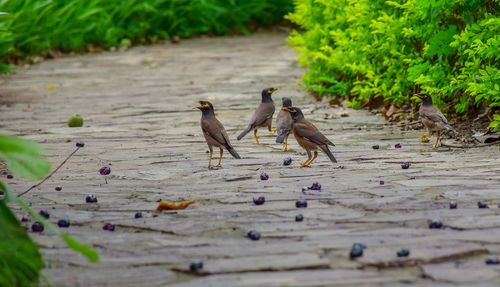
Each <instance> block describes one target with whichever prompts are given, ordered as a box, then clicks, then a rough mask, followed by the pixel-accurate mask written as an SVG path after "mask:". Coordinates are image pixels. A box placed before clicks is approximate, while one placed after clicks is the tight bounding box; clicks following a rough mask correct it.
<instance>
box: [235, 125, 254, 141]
mask: <svg viewBox="0 0 500 287" xmlns="http://www.w3.org/2000/svg"><path fill="white" fill-rule="evenodd" d="M251 130H252V126H248V127H247V128H246V129H245V130H244V131H243V132H241V134H240V135H239V136H238V140H241V139H242V138H243V137H244V136H246V135H247V134H248V133H249V132H250V131H251Z"/></svg>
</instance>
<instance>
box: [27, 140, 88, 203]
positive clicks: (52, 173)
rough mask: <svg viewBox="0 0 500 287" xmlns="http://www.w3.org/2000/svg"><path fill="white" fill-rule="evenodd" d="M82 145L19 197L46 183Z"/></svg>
mask: <svg viewBox="0 0 500 287" xmlns="http://www.w3.org/2000/svg"><path fill="white" fill-rule="evenodd" d="M80 148H81V147H76V149H75V150H74V151H73V152H72V153H70V154H69V155H68V156H67V157H66V159H64V160H63V161H62V162H61V163H60V164H59V166H57V167H56V168H55V169H54V170H53V171H52V172H51V173H50V174H49V175H47V176H46V177H45V178H44V179H42V181H40V182H39V183H37V184H35V185H33V186H32V187H30V188H28V189H27V190H26V191H24V192H22V193H21V194H19V195H18V197H21V196H23V195H25V194H26V193H28V192H30V191H31V190H32V189H34V188H37V187H39V186H40V185H42V183H44V182H45V181H46V180H47V179H49V178H50V177H51V176H53V175H54V173H56V172H57V171H58V170H59V169H60V168H61V167H62V166H63V165H64V164H65V163H66V162H67V161H68V160H69V159H70V158H71V157H72V156H73V155H74V154H75V153H76V152H77V151H78V150H79V149H80Z"/></svg>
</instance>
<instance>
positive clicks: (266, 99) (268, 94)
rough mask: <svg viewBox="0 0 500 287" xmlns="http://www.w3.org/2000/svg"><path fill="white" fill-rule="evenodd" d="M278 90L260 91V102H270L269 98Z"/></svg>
mask: <svg viewBox="0 0 500 287" xmlns="http://www.w3.org/2000/svg"><path fill="white" fill-rule="evenodd" d="M277 90H278V89H277V88H267V89H263V90H262V102H263V103H265V102H272V101H273V99H272V98H271V95H272V94H273V93H274V92H276V91H277Z"/></svg>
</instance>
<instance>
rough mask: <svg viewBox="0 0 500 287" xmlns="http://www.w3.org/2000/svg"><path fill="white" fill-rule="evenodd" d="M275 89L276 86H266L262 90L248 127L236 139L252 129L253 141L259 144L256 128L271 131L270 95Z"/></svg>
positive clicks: (271, 104)
mask: <svg viewBox="0 0 500 287" xmlns="http://www.w3.org/2000/svg"><path fill="white" fill-rule="evenodd" d="M277 90H278V89H277V88H267V89H264V90H262V102H261V103H260V105H259V106H258V107H257V109H256V110H255V113H254V114H253V116H252V119H251V120H250V123H249V124H248V127H247V128H246V129H245V130H244V131H243V132H242V133H241V134H240V135H239V136H238V140H241V139H242V138H243V137H244V136H245V135H246V134H248V133H249V132H250V131H251V130H253V136H254V138H255V143H256V144H259V137H258V136H257V130H258V128H259V127H267V128H268V130H269V131H270V132H272V124H273V114H274V110H275V108H274V102H273V99H272V98H271V95H272V94H273V93H274V92H276V91H277Z"/></svg>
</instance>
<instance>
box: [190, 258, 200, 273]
mask: <svg viewBox="0 0 500 287" xmlns="http://www.w3.org/2000/svg"><path fill="white" fill-rule="evenodd" d="M200 269H203V261H202V260H200V259H197V260H193V261H191V264H189V270H191V271H192V272H196V271H198V270H200Z"/></svg>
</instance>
